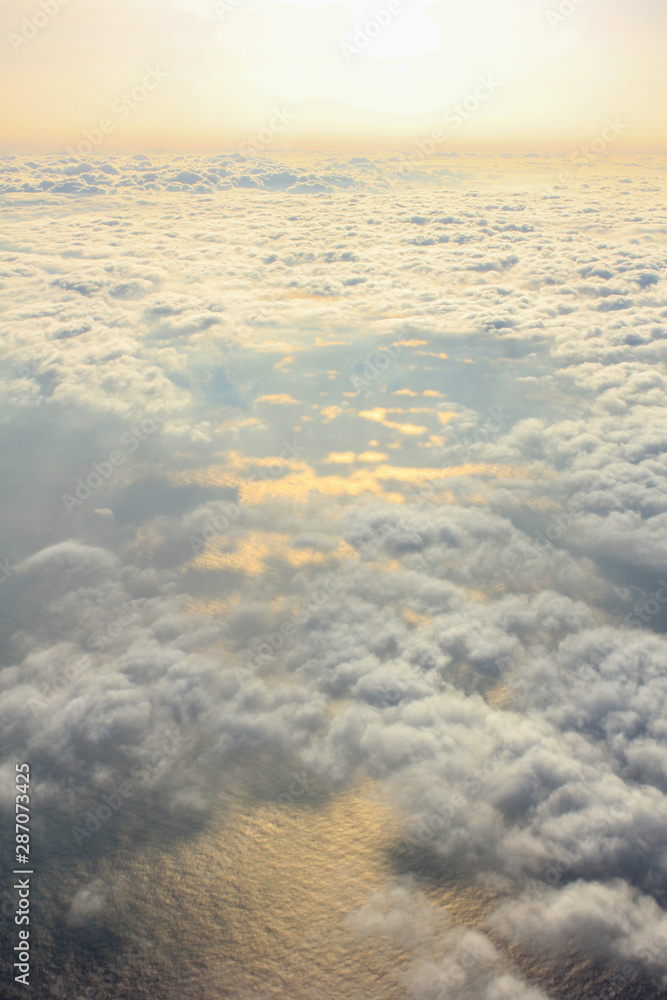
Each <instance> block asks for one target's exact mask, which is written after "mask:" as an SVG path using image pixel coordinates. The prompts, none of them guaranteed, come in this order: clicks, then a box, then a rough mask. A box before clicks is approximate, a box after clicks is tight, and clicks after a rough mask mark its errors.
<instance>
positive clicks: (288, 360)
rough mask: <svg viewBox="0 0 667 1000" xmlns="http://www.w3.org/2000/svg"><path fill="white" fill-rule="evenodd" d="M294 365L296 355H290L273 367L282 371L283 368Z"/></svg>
mask: <svg viewBox="0 0 667 1000" xmlns="http://www.w3.org/2000/svg"><path fill="white" fill-rule="evenodd" d="M293 363H294V355H293V354H288V355H287V357H286V358H283V359H282V361H277V362H276V364H275V365H274V366H273V367H274V368H277V369H278V371H282V370H283V368H289V366H290V365H291V364H293Z"/></svg>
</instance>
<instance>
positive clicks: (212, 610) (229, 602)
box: [185, 593, 241, 618]
mask: <svg viewBox="0 0 667 1000" xmlns="http://www.w3.org/2000/svg"><path fill="white" fill-rule="evenodd" d="M240 603H241V595H240V594H239V593H235V594H231V595H230V596H229V597H220V598H216V599H209V598H204V597H201V598H197V600H196V601H190V603H189V604H186V606H185V610H186V611H187V612H188V614H194V615H206V617H207V618H223V617H224V616H225V615H227V614H229V612H230V611H231V609H232V608H235V607H237V606H238V605H239V604H240Z"/></svg>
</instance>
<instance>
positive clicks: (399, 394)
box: [394, 389, 419, 396]
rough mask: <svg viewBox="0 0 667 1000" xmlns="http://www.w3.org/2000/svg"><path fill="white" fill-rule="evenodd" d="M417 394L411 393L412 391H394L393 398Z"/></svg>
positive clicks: (415, 393)
mask: <svg viewBox="0 0 667 1000" xmlns="http://www.w3.org/2000/svg"><path fill="white" fill-rule="evenodd" d="M418 395H419V393H418V392H413V391H412V389H396V391H395V392H394V396H418Z"/></svg>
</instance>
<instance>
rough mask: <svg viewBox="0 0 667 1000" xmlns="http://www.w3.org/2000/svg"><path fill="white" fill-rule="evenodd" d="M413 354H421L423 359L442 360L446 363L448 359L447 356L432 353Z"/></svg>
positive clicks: (420, 352)
mask: <svg viewBox="0 0 667 1000" xmlns="http://www.w3.org/2000/svg"><path fill="white" fill-rule="evenodd" d="M415 354H421V355H423V357H425V358H442V360H443V361H446V360H447V358H448V357H449V355H448V354H437V353H436V352H434V351H415Z"/></svg>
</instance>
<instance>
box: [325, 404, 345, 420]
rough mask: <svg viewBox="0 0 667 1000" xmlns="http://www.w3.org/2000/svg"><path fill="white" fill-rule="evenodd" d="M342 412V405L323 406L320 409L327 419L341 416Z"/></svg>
mask: <svg viewBox="0 0 667 1000" xmlns="http://www.w3.org/2000/svg"><path fill="white" fill-rule="evenodd" d="M342 412H343V411H342V409H341V407H340V406H323V407H322V409H321V410H320V413H321V414H322V416H323V417H324V418H325V420H327V421H329V420H335V419H336V417H339V416H340V415H341V413H342Z"/></svg>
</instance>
